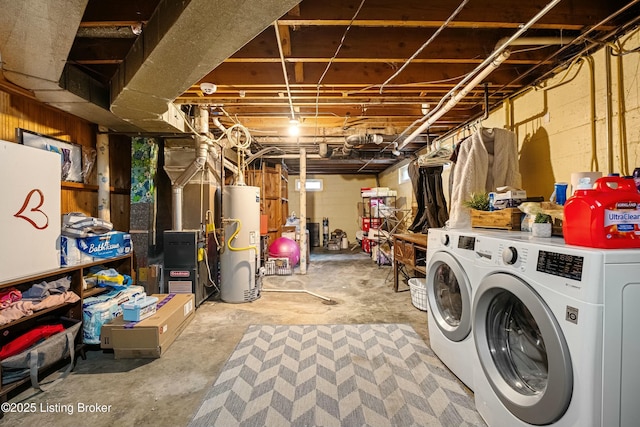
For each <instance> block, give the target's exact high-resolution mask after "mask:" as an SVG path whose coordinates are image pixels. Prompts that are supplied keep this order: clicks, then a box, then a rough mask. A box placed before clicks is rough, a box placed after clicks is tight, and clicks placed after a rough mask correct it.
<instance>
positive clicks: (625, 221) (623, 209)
mask: <svg viewBox="0 0 640 427" xmlns="http://www.w3.org/2000/svg"><path fill="white" fill-rule="evenodd" d="M604 228H605V232H606V237H607V239H615V238H631V239H636V238H640V204H638V203H637V202H633V201H620V202H616V203H615V204H614V205H613V206H611V207H610V208H609V209H605V210H604Z"/></svg>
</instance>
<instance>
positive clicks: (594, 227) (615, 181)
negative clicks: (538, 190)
mask: <svg viewBox="0 0 640 427" xmlns="http://www.w3.org/2000/svg"><path fill="white" fill-rule="evenodd" d="M562 233H563V235H564V240H565V242H566V243H567V244H569V245H578V246H588V247H591V248H605V249H624V248H640V193H638V190H637V189H636V187H635V184H634V182H633V180H632V179H625V178H620V177H603V178H599V179H597V180H596V183H595V185H594V188H593V189H589V190H576V192H575V194H574V195H573V196H572V197H570V198H569V200H567V203H566V204H565V205H564V220H563V223H562Z"/></svg>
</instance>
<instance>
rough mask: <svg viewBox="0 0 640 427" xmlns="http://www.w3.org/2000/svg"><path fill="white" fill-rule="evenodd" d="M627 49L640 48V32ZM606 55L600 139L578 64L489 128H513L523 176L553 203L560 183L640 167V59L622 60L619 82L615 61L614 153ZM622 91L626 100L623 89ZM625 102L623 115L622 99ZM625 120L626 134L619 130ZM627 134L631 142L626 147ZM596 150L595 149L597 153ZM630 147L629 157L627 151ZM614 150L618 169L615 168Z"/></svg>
mask: <svg viewBox="0 0 640 427" xmlns="http://www.w3.org/2000/svg"><path fill="white" fill-rule="evenodd" d="M621 41H622V42H623V44H624V48H625V49H626V50H632V49H635V48H637V47H638V46H640V36H639V35H638V33H635V34H630V35H628V36H626V37H623V38H622V39H621ZM605 55H606V51H605V49H604V48H603V49H600V50H599V51H597V52H596V53H595V54H594V55H593V56H592V58H593V76H594V79H595V93H594V96H595V107H596V109H595V111H596V114H595V135H596V136H595V140H593V139H592V136H591V96H592V95H591V91H590V85H591V83H590V82H591V71H590V67H589V64H588V63H587V62H586V61H585V62H583V63H576V64H574V65H573V66H571V67H570V68H568V69H567V70H566V71H562V72H560V73H558V74H557V75H556V76H554V78H552V79H550V80H548V81H546V82H544V84H543V85H542V86H541V87H540V88H536V89H531V90H529V91H527V92H525V93H523V94H521V95H520V96H518V97H516V98H514V99H512V100H511V102H510V103H509V105H503V106H502V107H501V108H499V109H497V110H495V111H493V112H492V114H491V115H490V116H489V119H488V120H487V121H486V122H485V123H484V125H485V126H488V127H505V128H510V129H512V130H513V131H514V132H516V134H517V135H518V147H519V153H520V164H519V165H520V171H521V173H522V183H523V187H524V188H525V189H526V190H527V192H528V194H531V195H541V196H544V197H545V198H546V199H548V198H549V196H550V195H551V192H552V191H553V183H554V182H561V181H564V182H570V179H571V173H572V172H582V171H595V170H597V171H600V172H602V173H603V175H606V174H608V173H611V172H615V173H620V174H621V175H626V174H630V173H632V172H633V169H634V168H635V167H639V166H640V96H639V95H640V82H639V81H638V79H639V77H638V76H639V71H640V55H639V54H638V53H631V54H628V55H623V56H621V60H622V74H621V75H620V77H621V79H620V85H619V81H618V76H619V73H618V67H617V60H618V59H617V57H615V56H614V57H612V58H611V81H612V87H611V90H610V92H611V95H612V97H611V106H612V116H611V119H610V122H611V126H612V139H611V141H612V145H613V148H612V150H609V149H608V144H607V133H608V125H607V117H606V115H607V102H606V93H607V87H606V56H605ZM619 86H620V88H621V89H622V98H620V97H619V95H618V94H619V91H618V88H619ZM619 99H622V101H623V105H622V107H623V108H622V111H620V110H619V104H618V100H619ZM620 118H622V119H623V121H624V122H625V123H626V131H625V132H624V133H621V132H620V131H619V120H620ZM621 135H622V136H623V140H625V139H626V143H621V138H620V137H621ZM594 147H595V149H594ZM621 147H626V154H624V151H621ZM609 151H611V156H612V167H611V168H610V167H609Z"/></svg>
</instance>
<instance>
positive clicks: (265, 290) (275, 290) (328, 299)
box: [262, 289, 333, 301]
mask: <svg viewBox="0 0 640 427" xmlns="http://www.w3.org/2000/svg"><path fill="white" fill-rule="evenodd" d="M262 292H292V293H304V294H309V295H313V296H314V297H317V298H320V299H323V300H325V301H333V300H332V299H331V298H327V297H324V296H322V295H320V294H316V293H315V292H311V291H308V290H306V289H262Z"/></svg>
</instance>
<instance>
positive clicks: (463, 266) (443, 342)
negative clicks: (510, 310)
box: [426, 228, 475, 390]
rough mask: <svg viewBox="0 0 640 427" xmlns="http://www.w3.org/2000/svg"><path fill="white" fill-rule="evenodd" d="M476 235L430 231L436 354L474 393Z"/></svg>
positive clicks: (432, 335)
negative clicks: (473, 312)
mask: <svg viewBox="0 0 640 427" xmlns="http://www.w3.org/2000/svg"><path fill="white" fill-rule="evenodd" d="M474 249H475V234H474V232H473V231H471V230H447V229H442V228H438V229H434V228H431V229H429V237H428V241H427V260H426V261H427V274H426V277H427V301H428V302H429V309H428V310H427V318H428V324H429V342H430V345H431V349H432V350H433V352H434V353H435V354H436V355H437V356H438V357H439V358H440V360H442V362H443V363H444V364H445V365H447V367H448V368H449V369H450V370H451V372H453V374H454V375H456V376H457V377H458V378H459V379H460V380H461V381H462V382H463V383H464V384H465V385H466V386H467V387H469V388H470V389H471V390H473V363H472V359H473V358H474V357H475V347H474V344H473V335H472V334H471V315H472V311H471V309H472V302H473V294H474V286H473V276H474V272H473V268H474V264H475V262H474V258H475V253H474Z"/></svg>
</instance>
